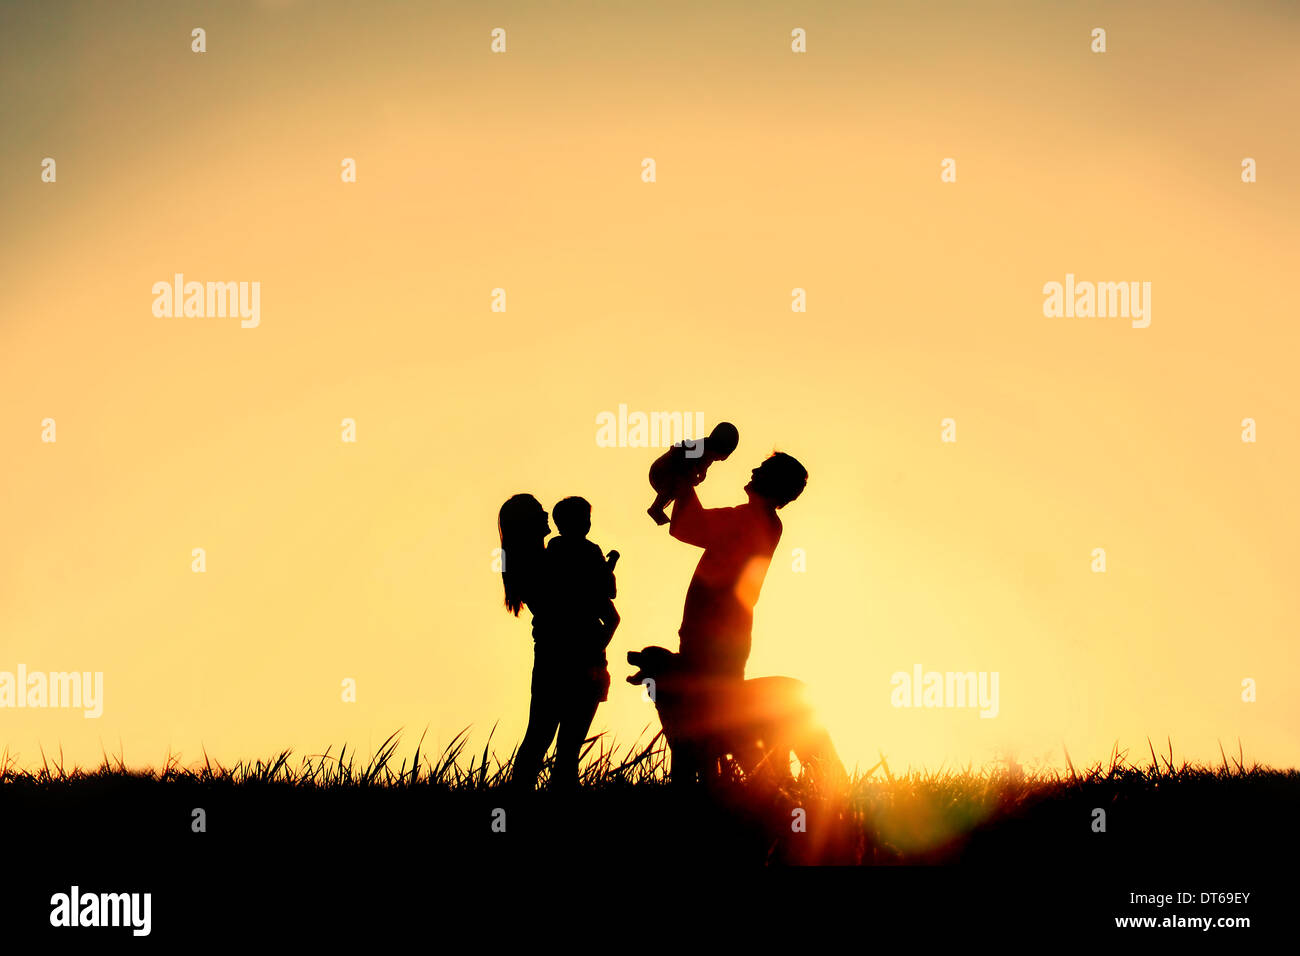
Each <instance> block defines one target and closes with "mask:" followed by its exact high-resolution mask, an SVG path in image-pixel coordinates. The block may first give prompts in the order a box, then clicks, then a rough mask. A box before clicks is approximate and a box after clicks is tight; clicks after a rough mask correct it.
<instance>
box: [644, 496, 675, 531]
mask: <svg viewBox="0 0 1300 956" xmlns="http://www.w3.org/2000/svg"><path fill="white" fill-rule="evenodd" d="M672 500H673V496H672V495H671V494H669V493H668V492H666V491H661V492H659V494H658V495H656V496H655V502H654V504H652V505H651V506H650V507H649V508H647V509H646V514H648V515H649V516H650V517H652V518H654V519H655V524H660V525H663V524H667V523H668V515H666V514H664V509H665V508H667V507H668V505H669V503H671V502H672Z"/></svg>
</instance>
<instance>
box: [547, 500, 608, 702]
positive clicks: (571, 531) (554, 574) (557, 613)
mask: <svg viewBox="0 0 1300 956" xmlns="http://www.w3.org/2000/svg"><path fill="white" fill-rule="evenodd" d="M551 515H552V517H553V518H554V519H555V528H556V530H557V531H559V534H557V535H555V536H554V537H552V538H551V540H550V541H549V542H547V545H546V564H547V575H548V577H549V578H550V584H551V589H552V600H551V605H550V613H549V617H548V622H547V624H548V627H549V628H550V629H551V631H552V633H553V634H555V636H556V637H557V638H558V639H559V640H560V641H561V642H562V643H563V647H564V651H563V653H564V658H565V660H566V665H567V666H566V670H569V672H570V677H571V678H572V679H573V681H574V686H573V693H574V695H575V696H580V695H583V694H585V693H586V692H588V691H590V692H591V693H592V694H593V695H594V696H593V698H592V699H593V700H594V701H597V702H598V701H602V700H608V699H609V670H608V661H607V660H606V659H605V648H606V647H608V646H609V642H610V641H611V640H612V639H613V637H614V631H615V630H616V629H617V628H618V624H619V615H618V611H617V610H615V608H614V601H613V599H614V598H615V597H616V596H617V586H616V584H615V582H614V565H615V564H617V563H618V552H617V551H611V552H610V553H609V557H608V558H606V557H605V555H604V552H602V551H601V549H600V545H598V544H596V543H595V542H594V541H590V540H588V538H587V532H588V531H590V530H591V504H590V503H589V502H588V501H587V500H586V499H584V498H577V497H570V498H565V499H564V500H563V501H559V502H557V503H556V505H555V508H554V509H552V512H551ZM597 692H598V693H597Z"/></svg>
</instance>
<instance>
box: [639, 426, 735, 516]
mask: <svg viewBox="0 0 1300 956" xmlns="http://www.w3.org/2000/svg"><path fill="white" fill-rule="evenodd" d="M739 441H740V432H739V431H737V430H736V426H735V425H733V424H731V422H720V423H719V424H718V426H717V427H716V428H714V429H713V431H712V432H710V433H709V436H708V437H707V438H696V439H694V440H690V439H688V440H686V441H679V442H678V443H677V444H675V445H673V447H672V448H670V449H668V451H666V452H664V454H662V455H660V456H659V457H658V458H656V459H655V463H654V464H653V465H651V466H650V487H651V488H653V489H654V490H655V491H656V492H658V494H657V495H656V497H655V500H654V504H652V505H651V506H650V507H649V508H647V509H646V514H648V515H649V516H650V517H652V518H654V519H655V524H667V523H668V516H667V515H666V514H664V509H665V508H667V507H668V504H669V502H671V501H675V500H676V498H677V495H678V494H680V493H681V491H682V489H683V488H684V487H686V486H687V485H688V484H689V485H698V484H699V483H700V482H701V481H703V480H704V474H705V472H707V471H708V470H709V465H711V464H713V463H714V462H715V461H725V460H726V459H727V456H729V455H730V454H731V453H732V452H733V451H735V450H736V444H737V442H739Z"/></svg>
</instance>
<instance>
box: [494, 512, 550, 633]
mask: <svg viewBox="0 0 1300 956" xmlns="http://www.w3.org/2000/svg"><path fill="white" fill-rule="evenodd" d="M545 513H546V509H544V508H543V507H542V505H541V502H539V501H538V500H537V499H536V498H534V497H533V496H532V495H514V496H513V497H511V498H510V499H509V500H508V501H506V503H505V504H503V505H502V506H501V512H500V514H498V515H497V532H498V533H499V534H500V535H501V585H502V587H504V588H505V594H506V608H507V609H508V610H509V611H510V613H511V614H513V615H514V616H515V617H518V616H519V609H520V608H521V607H523V606H524V604H525V603H526V602H528V601H530V600H532V599H533V596H534V590H535V587H536V583H537V581H536V578H537V572H538V570H539V568H540V566H541V561H542V555H543V554H544V553H545V547H544V545H543V544H542V542H543V540H544V539H545V538H546V526H545V524H544V523H543V521H544V518H543V516H544V515H545Z"/></svg>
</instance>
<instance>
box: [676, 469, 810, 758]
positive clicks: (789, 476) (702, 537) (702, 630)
mask: <svg viewBox="0 0 1300 956" xmlns="http://www.w3.org/2000/svg"><path fill="white" fill-rule="evenodd" d="M807 483H808V472H807V470H806V469H805V468H804V467H803V465H801V464H799V462H798V461H797V460H796V459H795V458H793V457H791V456H790V455H787V454H784V453H783V452H776V453H774V454H773V455H772V456H771V457H769V458H768V459H767V460H766V461H764V462H763V463H762V464H761V465H759V466H758V467H757V468H755V469H754V470H753V471H752V472H751V477H750V480H749V483H748V484H746V485H745V493H746V494H747V495H748V496H749V500H748V501H747V502H746V503H745V504H743V505H737V506H736V507H734V508H704V507H702V506H701V505H700V499H699V497H698V496H697V495H696V493H695V488H694V487H687V488H686V489H684V490H683V491H682V492H681V494H680V495H679V497H678V498H677V501H676V503H675V504H674V505H673V515H672V521H671V522H670V524H669V526H668V532H669V534H671V535H672V536H673V537H674V538H676V539H677V540H678V541H684V542H685V543H686V544H693V545H695V546H696V547H698V548H703V549H704V554H703V555H701V556H700V561H699V564H698V565H696V567H695V574H694V576H693V577H692V578H691V583H690V587H689V588H687V591H686V606H685V607H684V608H683V610H682V626H681V630H680V631H678V635H679V636H680V638H681V657H682V666H683V670H684V671H686V672H687V673H688V674H689V675H690V676H691V678H692V681H693V686H694V690H692V691H691V696H692V697H693V698H695V700H694V702H693V703H692V704H691V706H690V710H691V712H692V714H693V718H694V719H695V720H696V721H698V722H699V723H700V724H701V725H704V724H705V723H707V721H708V716H707V710H708V707H709V705H710V703H711V701H721V700H723V699H724V697H725V694H724V686H723V685H724V684H725V683H727V682H730V681H740V680H743V679H744V677H745V662H746V661H747V660H748V659H749V649H750V641H751V636H752V630H753V624H754V604H755V603H756V602H757V601H758V593H759V591H760V590H761V589H762V587H763V579H764V577H766V575H767V568H768V565H769V564H771V561H772V555H773V554H774V553H775V552H776V546H777V543H778V542H779V541H780V540H781V519H780V518H778V517H777V515H776V512H777V509H779V508H783V507H785V506H786V505H787V504H789V503H790V502H791V501H793V500H794V499H795V498H798V497H799V495H800V493H802V491H803V490H804V487H805V486H806V485H807ZM679 749H681V750H683V751H684V752H682V753H677V754H674V756H673V759H674V770H673V777H674V780H688V779H694V777H695V774H696V773H698V772H699V771H701V770H703V769H704V768H705V762H706V761H707V759H708V758H710V757H713V756H715V754H713V753H712V752H711V751H710V749H709V745H708V742H707V741H701V742H700V745H699V746H698V747H695V746H692V747H687V748H679ZM679 771H680V772H679Z"/></svg>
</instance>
